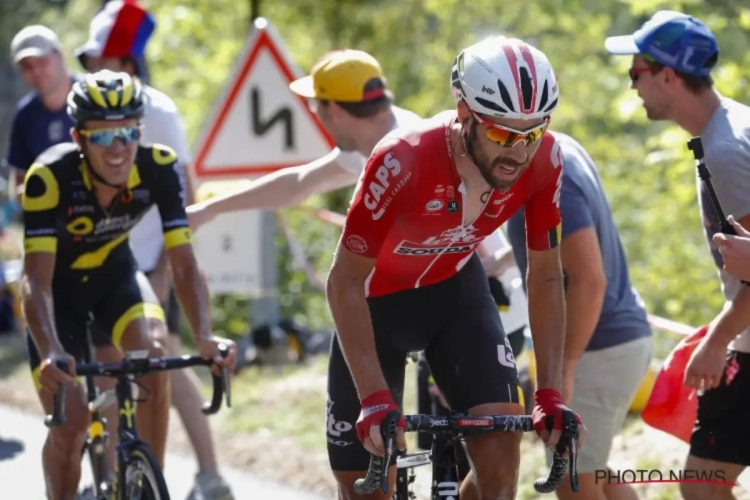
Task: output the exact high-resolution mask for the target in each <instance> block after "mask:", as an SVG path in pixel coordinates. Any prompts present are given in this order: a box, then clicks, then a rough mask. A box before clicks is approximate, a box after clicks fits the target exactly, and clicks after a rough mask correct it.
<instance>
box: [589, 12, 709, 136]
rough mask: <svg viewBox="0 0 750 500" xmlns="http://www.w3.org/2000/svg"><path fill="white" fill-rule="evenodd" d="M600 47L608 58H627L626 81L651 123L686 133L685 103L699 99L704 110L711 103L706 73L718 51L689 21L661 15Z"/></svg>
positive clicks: (690, 112) (691, 111)
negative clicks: (666, 122) (629, 64)
mask: <svg viewBox="0 0 750 500" xmlns="http://www.w3.org/2000/svg"><path fill="white" fill-rule="evenodd" d="M604 46H605V47H606V49H607V51H608V52H609V53H610V54H617V55H632V56H633V65H632V67H631V68H630V71H629V73H630V81H631V83H632V88H634V89H636V90H637V91H638V95H639V97H640V98H641V99H643V105H644V107H645V108H646V114H647V115H648V117H649V119H651V120H672V121H674V122H676V123H677V124H678V125H680V126H682V127H683V128H686V129H688V130H690V128H695V126H694V125H693V122H694V121H695V120H694V118H693V116H694V115H695V112H696V109H695V107H694V106H686V105H685V104H686V100H687V101H689V102H690V103H691V104H694V102H693V101H695V100H696V99H699V100H701V101H702V102H705V103H706V104H707V107H705V106H703V107H702V108H704V109H709V108H710V107H711V106H712V104H715V103H716V102H717V96H716V94H715V92H714V91H713V87H712V86H713V80H712V78H711V75H710V73H711V69H712V68H713V67H714V66H715V65H716V62H717V60H718V58H719V48H718V46H717V44H716V38H714V35H713V33H711V30H709V29H708V27H707V26H706V25H705V24H703V23H702V22H701V21H699V20H698V19H695V18H694V17H691V16H688V15H686V14H682V13H680V12H675V11H670V10H662V11H659V12H657V13H656V14H654V17H652V18H651V19H649V20H648V21H647V22H646V23H645V24H644V25H643V26H641V28H640V29H639V30H638V31H636V32H635V33H633V34H632V35H626V36H613V37H609V38H607V39H606V40H605V42H604ZM695 133H696V134H697V133H700V130H698V131H696V132H695Z"/></svg>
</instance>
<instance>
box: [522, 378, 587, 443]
mask: <svg viewBox="0 0 750 500" xmlns="http://www.w3.org/2000/svg"><path fill="white" fill-rule="evenodd" d="M566 411H569V412H571V413H573V411H572V410H571V409H570V408H568V407H567V406H565V405H564V404H563V402H562V397H561V396H560V393H559V392H557V391H556V390H554V389H550V388H545V389H539V390H538V391H536V392H535V393H534V410H533V411H532V412H531V418H532V419H533V420H534V430H536V433H537V434H538V435H539V436H541V435H542V431H543V430H545V429H547V430H548V431H550V432H552V431H553V430H558V431H561V432H562V430H563V420H564V419H563V412H566ZM573 415H575V417H576V421H577V422H578V424H579V425H580V424H583V421H582V420H581V417H579V416H578V415H576V414H575V413H573ZM550 417H551V418H552V429H549V428H548V426H547V421H548V419H549V418H550Z"/></svg>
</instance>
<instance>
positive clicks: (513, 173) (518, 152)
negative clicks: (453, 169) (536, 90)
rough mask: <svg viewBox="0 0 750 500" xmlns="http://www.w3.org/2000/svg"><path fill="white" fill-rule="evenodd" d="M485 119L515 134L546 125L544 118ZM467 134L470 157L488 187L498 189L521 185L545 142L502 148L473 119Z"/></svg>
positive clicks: (517, 144) (519, 143)
mask: <svg viewBox="0 0 750 500" xmlns="http://www.w3.org/2000/svg"><path fill="white" fill-rule="evenodd" d="M483 119H485V120H487V121H491V122H492V123H495V124H498V125H502V126H505V127H510V128H513V129H515V130H529V129H532V128H534V127H536V126H538V125H541V124H542V123H543V122H544V120H543V119H541V118H540V119H535V120H511V119H502V118H494V117H487V116H485V117H483ZM463 133H464V134H465V142H466V149H467V151H468V153H469V155H470V156H471V157H472V159H473V161H474V163H476V165H477V167H478V168H479V171H480V172H481V174H482V177H484V180H485V181H487V184H489V185H490V186H492V187H493V188H496V189H507V188H509V187H511V186H512V185H513V184H515V183H516V181H518V178H519V177H520V176H521V174H522V173H523V172H524V171H525V170H526V169H527V168H528V167H529V164H530V163H531V160H532V159H533V158H534V155H535V154H536V151H537V149H539V144H540V142H541V141H536V142H534V143H532V144H529V145H526V144H525V143H524V142H523V141H522V142H518V143H516V144H514V145H513V146H510V147H505V146H501V145H500V144H498V143H496V142H494V141H492V140H490V139H489V138H488V137H487V128H486V127H485V126H484V125H482V124H480V123H479V122H478V121H477V120H476V119H475V118H473V117H472V118H470V119H469V132H468V133H467V132H466V128H464V132H463Z"/></svg>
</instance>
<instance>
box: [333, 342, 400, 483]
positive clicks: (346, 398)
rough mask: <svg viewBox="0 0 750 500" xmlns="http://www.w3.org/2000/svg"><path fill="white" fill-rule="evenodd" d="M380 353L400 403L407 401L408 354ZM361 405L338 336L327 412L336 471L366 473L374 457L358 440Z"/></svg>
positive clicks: (334, 349)
mask: <svg viewBox="0 0 750 500" xmlns="http://www.w3.org/2000/svg"><path fill="white" fill-rule="evenodd" d="M386 352H387V354H386V355H384V353H383V349H379V353H378V354H379V358H380V366H381V369H382V370H383V375H384V376H385V380H386V382H387V383H388V385H389V386H390V387H391V392H392V394H393V398H394V399H395V401H396V403H397V404H398V405H399V406H401V405H402V401H403V387H404V373H405V368H406V357H405V353H402V352H399V351H398V350H396V349H393V350H386ZM360 410H361V405H360V402H359V397H358V396H357V389H356V388H355V386H354V381H353V380H352V376H351V374H350V372H349V367H348V366H347V364H346V360H345V359H344V356H343V354H342V352H341V348H340V347H339V343H338V338H337V335H334V336H333V339H332V341H331V351H330V357H329V362H328V401H327V408H326V439H327V441H328V461H329V463H330V464H331V469H332V470H333V471H366V470H367V466H368V465H369V463H370V454H369V453H368V452H367V450H366V449H365V447H364V445H363V444H362V443H361V442H360V440H359V438H357V429H356V428H355V427H354V424H355V423H356V422H357V418H359V413H360Z"/></svg>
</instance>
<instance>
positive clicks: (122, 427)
mask: <svg viewBox="0 0 750 500" xmlns="http://www.w3.org/2000/svg"><path fill="white" fill-rule="evenodd" d="M134 379H135V376H133V375H119V376H118V377H117V384H116V385H115V395H116V396H117V422H118V430H117V436H118V440H119V443H118V445H117V462H116V463H115V481H114V483H113V484H112V497H113V498H118V496H117V495H118V490H119V487H120V485H121V484H126V477H125V472H126V471H127V464H128V461H129V459H128V457H129V456H130V455H129V451H130V449H131V448H133V447H135V446H137V445H140V444H141V440H140V439H139V438H138V432H137V430H136V424H135V401H134V400H133V388H132V386H131V382H132V381H133V380H134Z"/></svg>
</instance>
